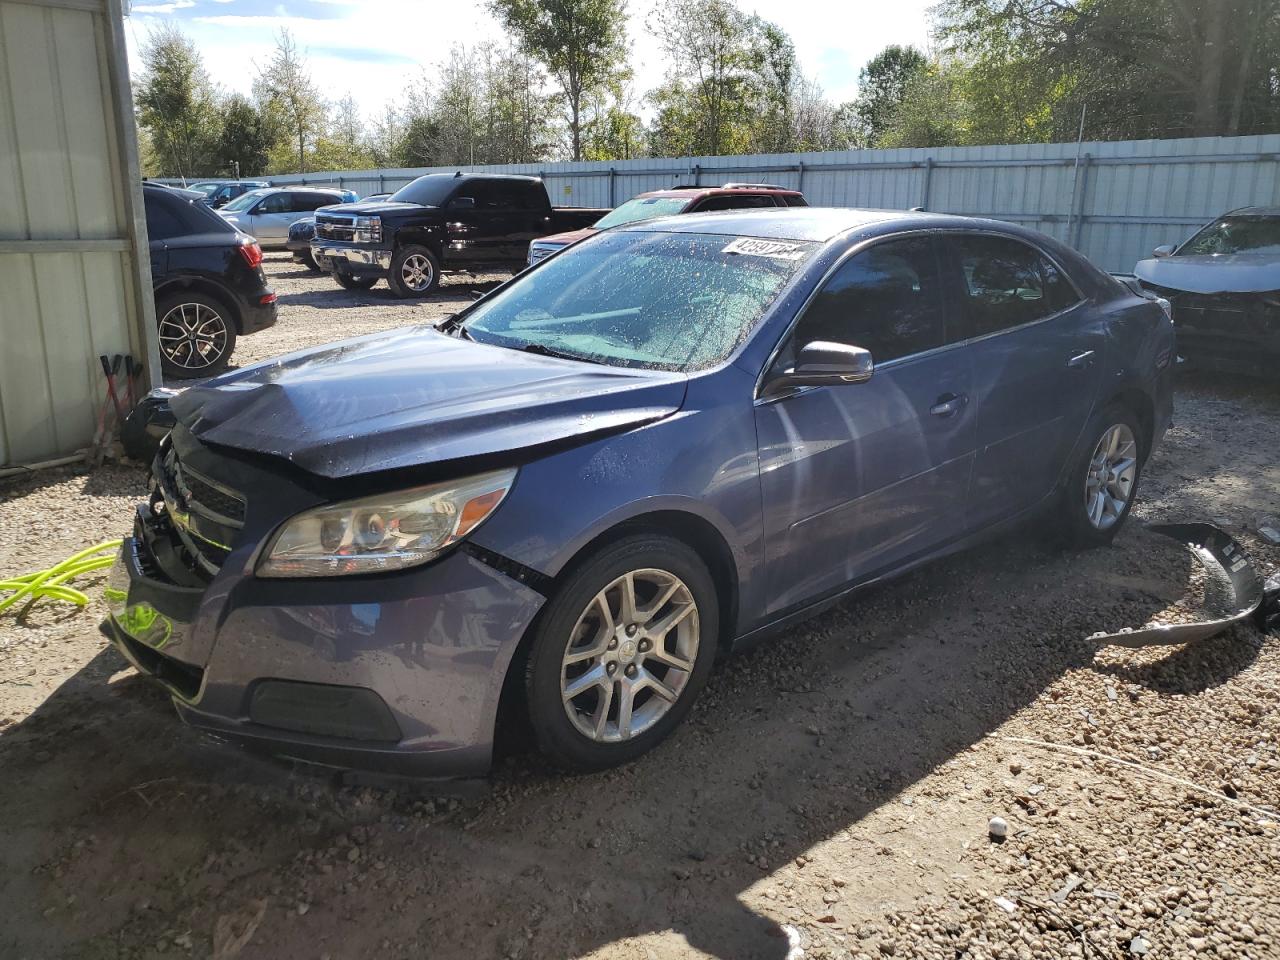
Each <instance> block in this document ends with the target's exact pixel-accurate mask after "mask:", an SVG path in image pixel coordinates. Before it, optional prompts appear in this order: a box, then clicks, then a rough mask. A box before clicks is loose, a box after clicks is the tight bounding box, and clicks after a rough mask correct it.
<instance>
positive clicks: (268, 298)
mask: <svg viewBox="0 0 1280 960" xmlns="http://www.w3.org/2000/svg"><path fill="white" fill-rule="evenodd" d="M277 296H278V295H277V294H276V292H275V291H274V290H273V291H272V292H271V293H264V294H263V295H262V296H260V297H259V298H258V303H260V304H262V305H263V306H264V307H265V306H266V305H267V304H269V303H275V302H276V297H277Z"/></svg>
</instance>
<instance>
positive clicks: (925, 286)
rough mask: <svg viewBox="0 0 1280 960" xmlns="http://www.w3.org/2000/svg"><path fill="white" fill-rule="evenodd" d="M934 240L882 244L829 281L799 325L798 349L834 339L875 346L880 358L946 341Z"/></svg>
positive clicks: (877, 359)
mask: <svg viewBox="0 0 1280 960" xmlns="http://www.w3.org/2000/svg"><path fill="white" fill-rule="evenodd" d="M941 286H942V281H941V275H940V271H939V269H938V257H937V251H936V247H935V245H934V242H933V241H932V240H931V239H930V238H928V237H908V238H906V239H903V240H888V241H886V242H884V243H878V244H876V245H875V246H874V247H871V248H870V249H868V250H864V251H863V252H862V253H860V254H858V255H857V256H855V257H853V258H852V259H850V260H849V261H848V262H846V263H845V264H844V265H843V266H842V267H840V269H839V270H838V271H837V272H836V273H835V274H834V275H833V276H832V277H831V278H830V279H829V280H828V281H827V282H826V284H825V285H824V286H823V288H822V289H821V290H820V291H819V292H818V294H817V296H815V297H814V298H813V300H812V301H811V302H810V304H809V307H808V309H806V310H805V312H804V316H802V317H801V318H800V322H799V324H798V326H797V327H796V331H795V334H794V335H793V338H792V340H793V348H794V347H799V346H803V345H805V344H807V343H812V342H813V341H814V340H829V341H833V342H835V343H847V344H852V345H853V346H855V347H863V348H865V349H867V350H870V351H871V356H872V359H874V360H875V362H876V363H884V362H886V361H888V360H895V359H897V358H898V357H905V356H910V355H911V354H913V353H920V352H922V351H924V350H931V349H933V348H934V347H940V346H942V344H943V342H944V335H945V329H944V328H945V322H944V315H943V307H942V298H941V292H942V291H941Z"/></svg>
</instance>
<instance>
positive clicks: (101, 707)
mask: <svg viewBox="0 0 1280 960" xmlns="http://www.w3.org/2000/svg"><path fill="white" fill-rule="evenodd" d="M269 266H270V268H271V270H272V272H273V273H274V275H275V277H276V280H277V286H278V289H279V290H280V292H281V321H280V324H279V325H278V327H277V328H275V329H274V330H272V331H270V332H267V333H264V334H261V335H258V336H255V337H252V338H246V339H245V340H244V341H243V342H242V344H241V346H240V349H239V351H238V353H237V359H238V361H239V362H241V363H244V362H248V361H250V360H253V359H257V358H261V357H265V356H269V355H271V354H273V353H277V352H283V351H286V350H292V349H296V348H298V347H301V346H305V345H309V344H312V343H320V342H324V341H326V340H329V339H332V338H334V337H338V336H348V335H352V334H358V333H363V332H368V331H372V330H377V329H383V328H386V327H394V326H400V325H403V324H404V323H406V322H415V321H417V320H419V319H421V318H423V317H424V315H426V316H434V315H436V314H437V313H443V312H447V311H448V310H450V309H452V308H456V305H457V303H458V297H459V294H461V295H462V297H463V298H465V297H466V296H468V295H469V288H468V287H466V286H463V285H459V284H455V285H452V286H447V287H446V288H445V290H444V292H443V293H442V294H441V295H440V296H438V297H437V298H435V299H433V300H432V301H430V302H428V303H427V304H425V305H422V304H408V305H407V304H405V303H403V302H400V301H395V300H391V299H389V296H388V295H387V294H385V293H384V292H383V291H380V290H375V291H371V292H369V293H367V294H350V293H345V292H342V291H337V290H335V289H331V284H330V283H329V281H328V280H327V279H323V278H321V279H313V278H311V277H309V276H307V275H305V274H303V273H302V272H301V271H300V270H298V269H295V268H293V267H292V265H290V264H288V263H286V262H283V261H281V260H279V259H276V258H273V259H272V260H271V261H270V263H269ZM464 302H465V301H464ZM340 304H343V305H346V306H347V307H348V309H344V310H332V309H331V307H332V306H335V305H340ZM1278 417H1280V391H1277V390H1276V389H1273V388H1265V387H1261V386H1258V385H1248V384H1222V383H1214V382H1212V381H1203V380H1185V379H1184V380H1183V381H1182V382H1181V383H1180V384H1179V394H1178V397H1177V426H1176V427H1175V428H1174V429H1173V430H1172V431H1171V432H1170V434H1169V436H1168V438H1167V439H1166V441H1165V444H1164V446H1163V447H1162V448H1161V449H1160V450H1159V451H1158V452H1157V454H1156V456H1155V457H1154V458H1153V459H1152V461H1151V463H1150V465H1149V469H1148V473H1147V476H1146V477H1145V479H1144V481H1143V489H1142V491H1141V502H1140V504H1139V507H1138V509H1137V510H1136V519H1138V520H1141V521H1154V520H1172V519H1200V518H1206V517H1217V518H1222V519H1224V520H1225V521H1226V522H1227V523H1228V524H1229V525H1230V526H1231V529H1232V532H1233V533H1234V534H1235V535H1236V536H1237V537H1238V538H1239V539H1240V540H1241V542H1242V543H1243V544H1244V545H1245V546H1246V548H1247V549H1248V550H1249V551H1250V553H1251V554H1252V556H1253V557H1254V560H1255V561H1256V563H1257V565H1258V566H1259V567H1261V568H1262V569H1263V570H1264V571H1265V572H1268V573H1270V572H1274V571H1275V570H1276V569H1277V565H1280V548H1277V547H1275V546H1272V545H1270V544H1268V543H1266V542H1265V541H1263V540H1262V539H1261V538H1259V537H1257V536H1256V535H1255V534H1254V533H1253V532H1252V529H1253V527H1254V525H1255V524H1256V522H1257V518H1258V516H1260V515H1264V514H1272V515H1274V514H1277V513H1280V456H1278V455H1277V448H1278V447H1280V444H1277V427H1276V423H1277V418H1278ZM142 492H143V479H142V477H141V476H140V474H139V473H138V472H137V471H136V470H133V469H129V468H126V467H106V468H103V469H101V470H99V471H97V472H95V473H93V474H85V473H83V472H78V471H73V470H62V471H50V472H47V473H44V474H41V475H39V476H35V477H29V478H25V479H22V480H20V481H17V482H11V483H9V484H7V485H5V486H0V555H2V556H3V565H2V566H0V569H3V570H4V571H5V572H9V571H11V570H14V571H21V570H27V569H32V568H36V567H41V566H44V565H47V564H49V563H52V562H54V561H56V560H58V559H60V558H62V557H64V556H66V555H68V554H69V553H71V552H73V551H74V550H75V549H77V548H79V547H81V546H83V545H84V544H86V543H89V542H93V541H96V540H97V539H100V538H101V539H106V538H108V537H111V536H116V535H119V534H120V533H121V532H122V531H123V529H124V528H125V527H126V526H127V525H128V517H129V511H130V509H131V504H132V502H133V501H135V500H136V499H137V498H138V497H139V496H141V494H142ZM1196 577H1197V574H1196V563H1195V561H1194V560H1193V559H1192V558H1191V557H1190V555H1183V554H1180V553H1177V552H1170V551H1168V549H1167V547H1164V546H1163V545H1162V542H1157V539H1156V538H1155V537H1154V535H1152V534H1150V533H1146V532H1144V531H1143V530H1142V529H1141V528H1140V526H1139V525H1138V524H1131V525H1130V526H1129V528H1128V529H1127V530H1126V531H1125V532H1124V533H1123V534H1122V535H1121V537H1120V539H1119V540H1118V541H1117V544H1116V546H1115V547H1113V548H1111V549H1108V550H1099V551H1092V552H1087V553H1062V552H1058V551H1056V550H1054V549H1052V548H1051V547H1049V546H1047V545H1046V544H1045V543H1044V542H1043V540H1042V538H1040V537H1039V536H1038V535H1037V534H1036V533H1035V532H1034V531H1023V532H1022V533H1021V534H1019V535H1016V536H1013V537H1009V538H1006V539H1003V540H1001V541H998V542H994V543H992V544H989V545H988V546H986V547H983V548H980V549H978V550H976V551H971V552H969V553H966V554H963V555H960V556H956V557H954V558H951V559H949V560H946V561H942V562H940V563H936V564H933V565H931V566H929V567H928V568H926V569H922V570H919V571H917V572H915V573H913V574H911V575H909V576H907V577H905V578H903V579H901V580H899V581H897V582H895V583H891V584H887V585H884V586H881V587H878V588H875V589H873V590H870V591H867V592H865V593H864V594H862V595H861V596H860V597H859V598H857V599H856V600H854V601H850V602H848V603H845V604H843V605H841V606H839V607H837V608H835V609H833V610H831V611H829V612H828V613H826V614H824V615H823V616H821V617H818V618H817V619H815V620H812V621H810V622H809V623H807V624H805V625H803V626H801V627H798V628H796V629H794V630H791V631H790V632H788V633H787V634H786V635H784V636H783V637H782V638H780V639H779V640H778V641H777V642H776V643H773V644H771V645H768V646H767V647H764V648H762V649H759V650H757V651H756V652H754V653H752V654H749V655H746V656H742V657H738V658H735V659H733V660H730V661H728V662H726V663H724V664H722V665H721V666H720V668H719V670H718V672H717V674H716V675H715V677H714V678H713V680H712V682H711V684H710V686H709V687H708V689H707V691H706V693H705V695H704V697H703V699H702V700H701V702H700V703H699V704H698V706H697V708H696V709H695V711H694V713H693V714H692V716H691V718H690V721H689V722H688V723H686V724H685V725H684V727H683V728H682V729H681V730H680V731H678V732H677V734H676V735H675V736H674V737H673V738H672V739H671V740H670V741H669V742H668V743H666V744H664V745H663V746H662V747H660V748H659V749H658V750H656V751H655V752H654V753H652V754H651V755H650V756H648V757H646V758H645V759H643V760H641V761H640V762H638V763H636V764H633V765H631V766H629V767H627V768H624V769H621V770H617V771H613V772H611V773H607V774H602V775H597V776H589V777H576V778H567V777H563V776H560V775H558V774H556V773H554V772H551V771H548V770H546V769H545V768H544V767H543V766H542V765H541V764H540V763H539V761H538V760H537V759H536V758H533V757H530V756H528V755H526V754H524V753H522V752H520V751H519V750H515V751H513V752H512V753H511V755H510V756H508V757H506V758H505V759H504V760H503V761H502V762H501V763H500V765H499V767H498V769H497V771H496V772H495V774H494V776H493V777H492V778H491V779H490V781H488V782H486V783H484V784H478V785H459V786H456V787H451V788H447V789H446V788H441V787H439V786H435V787H432V786H428V785H403V786H401V787H399V788H396V789H389V788H384V787H369V786H358V785H343V786H338V785H335V784H333V783H332V782H331V781H329V780H327V779H323V778H320V777H318V776H316V775H314V774H311V773H308V772H306V771H304V770H298V769H290V768H287V767H285V766H283V765H281V764H277V763H274V762H268V761H262V760H257V759H254V758H252V757H250V756H247V755H244V754H242V753H239V752H235V751H232V750H230V749H228V748H226V747H224V746H219V745H216V744H211V743H208V742H206V741H205V740H204V739H203V738H201V737H199V736H197V735H196V734H194V733H193V732H192V731H190V730H188V729H186V728H184V727H182V726H181V725H180V724H179V723H178V722H177V721H176V719H175V717H174V716H173V713H172V709H171V707H170V706H169V704H168V703H167V700H166V698H165V697H164V696H163V695H161V694H160V693H159V692H158V691H157V690H156V689H155V688H154V687H152V686H151V685H150V684H148V683H146V682H144V681H142V680H141V679H140V678H138V677H137V676H136V675H134V674H133V673H132V671H130V670H128V669H127V668H126V666H125V664H124V663H123V661H122V660H120V659H119V657H117V656H116V655H115V654H114V652H112V651H110V650H108V649H105V648H104V647H103V645H102V643H101V641H100V639H99V637H98V635H97V633H96V630H95V625H96V624H97V622H98V621H99V619H100V618H101V616H102V614H103V610H102V607H101V603H100V601H99V600H97V599H95V600H94V601H93V603H92V604H91V606H90V608H89V609H87V610H83V611H77V610H73V609H69V608H61V607H59V608H55V607H53V606H39V607H36V608H35V609H34V610H33V611H31V612H29V613H28V614H25V615H21V616H18V617H14V616H13V615H12V613H7V614H5V615H4V617H3V619H0V770H3V775H2V776H0V822H2V823H4V824H5V831H4V844H3V848H2V849H3V851H4V856H3V861H2V862H3V866H2V867H0V918H3V922H0V957H4V958H6V960H8V958H10V957H13V958H22V957H29V958H45V957H59V958H61V957H68V958H84V960H89V958H94V960H97V958H116V957H129V958H133V957H138V958H141V957H178V958H181V957H216V958H219V960H223V958H230V957H235V956H240V957H246V958H257V957H264V958H265V957H269V958H272V960H292V958H308V960H319V958H325V957H327V958H330V960H345V958H352V960H357V958H364V957H375V956H376V957H380V958H381V957H386V958H401V957H403V958H420V957H423V956H431V957H449V958H452V957H466V958H488V957H511V958H563V957H591V958H608V960H633V958H634V960H641V958H646V960H649V958H659V960H667V958H676V957H719V958H724V960H742V958H771V960H783V958H784V957H788V958H791V960H798V958H800V957H810V958H860V960H861V958H877V960H878V958H881V957H921V958H938V960H943V958H945V960H953V958H961V957H963V958H972V960H979V958H989V960H995V958H1002V960H1003V958H1017V960H1025V958H1040V957H1044V958H1061V957H1108V958H1121V957H1131V956H1142V955H1148V956H1151V957H1203V956H1209V957H1238V958H1250V960H1262V958H1276V957H1280V828H1278V827H1277V820H1278V818H1277V816H1276V814H1275V813H1274V810H1275V804H1276V803H1277V801H1278V800H1280V714H1277V710H1276V708H1277V705H1278V704H1280V638H1277V637H1275V636H1272V637H1269V638H1264V637H1263V636H1261V635H1260V634H1259V633H1258V632H1257V631H1256V630H1255V629H1253V628H1252V627H1240V628H1237V629H1234V630H1232V631H1230V632H1228V633H1226V634H1224V635H1222V636H1220V637H1218V638H1216V639H1213V640H1209V641H1205V642H1203V643H1200V644H1197V645H1194V646H1191V647H1185V648H1179V647H1174V648H1160V649H1151V650H1143V651H1125V650H1119V649H1114V648H1113V649H1109V650H1104V651H1101V652H1095V651H1094V650H1093V648H1092V647H1091V646H1090V644H1088V643H1087V642H1086V641H1085V640H1084V638H1086V637H1088V636H1089V635H1090V634H1093V633H1095V632H1097V631H1100V630H1103V631H1110V630H1115V629H1117V628H1119V627H1122V626H1125V625H1131V626H1138V625H1140V624H1142V623H1145V622H1148V621H1150V620H1163V619H1180V618H1182V617H1184V616H1186V615H1187V613H1186V611H1185V605H1184V606H1183V607H1179V604H1180V603H1181V602H1182V597H1183V596H1184V594H1185V593H1186V592H1187V591H1195V590H1196V589H1198V588H1197V587H1196ZM92 592H93V593H95V594H96V593H98V592H99V591H98V590H97V589H96V588H94V590H93V591H92ZM992 817H999V818H1001V819H1003V820H1004V821H1005V822H1006V824H1007V834H1008V836H1007V839H1005V840H1004V841H1003V842H999V843H997V842H995V841H993V840H992V839H990V838H989V837H988V826H989V820H990V818H992Z"/></svg>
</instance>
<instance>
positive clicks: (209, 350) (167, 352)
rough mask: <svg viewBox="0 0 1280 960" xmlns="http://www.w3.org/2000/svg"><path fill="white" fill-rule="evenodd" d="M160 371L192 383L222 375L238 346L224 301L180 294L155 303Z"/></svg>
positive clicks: (234, 326) (163, 298)
mask: <svg viewBox="0 0 1280 960" xmlns="http://www.w3.org/2000/svg"><path fill="white" fill-rule="evenodd" d="M156 318H157V319H158V320H159V321H160V323H159V326H160V367H161V369H162V370H163V371H164V375H165V376H166V377H170V378H172V379H174V380H192V379H195V378H197V377H211V376H213V375H214V374H218V373H221V372H222V371H223V370H225V369H226V367H227V362H228V361H229V360H230V359H231V352H232V351H233V350H234V349H235V346H236V325H235V321H234V320H232V319H231V311H230V310H228V309H227V306H226V304H224V303H223V302H222V301H221V300H217V299H215V298H214V297H211V296H209V295H208V294H204V293H196V292H194V291H190V290H180V291H176V292H174V293H170V294H166V295H164V296H162V297H160V298H159V299H158V300H157V301H156Z"/></svg>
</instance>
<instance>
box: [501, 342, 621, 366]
mask: <svg viewBox="0 0 1280 960" xmlns="http://www.w3.org/2000/svg"><path fill="white" fill-rule="evenodd" d="M515 349H517V350H519V351H520V352H521V353H536V354H537V355H538V356H540V357H555V358H556V359H557V360H579V361H581V362H582V363H603V362H604V361H602V360H595V359H592V358H591V357H584V356H581V355H580V354H576V353H563V352H561V351H559V350H552V349H551V348H550V347H546V346H543V345H542V344H540V343H526V344H525V345H524V346H522V347H516V348H515Z"/></svg>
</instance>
